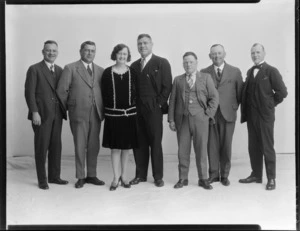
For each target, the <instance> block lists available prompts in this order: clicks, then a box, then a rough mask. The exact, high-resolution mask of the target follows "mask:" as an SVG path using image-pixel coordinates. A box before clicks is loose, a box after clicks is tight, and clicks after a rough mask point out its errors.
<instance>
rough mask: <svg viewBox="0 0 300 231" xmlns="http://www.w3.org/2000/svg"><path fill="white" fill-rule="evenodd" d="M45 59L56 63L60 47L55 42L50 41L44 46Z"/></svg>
mask: <svg viewBox="0 0 300 231" xmlns="http://www.w3.org/2000/svg"><path fill="white" fill-rule="evenodd" d="M42 53H43V56H44V60H45V61H47V62H48V63H54V61H55V59H56V58H57V55H58V48H57V45H56V44H55V43H48V44H46V45H45V46H44V49H43V50H42Z"/></svg>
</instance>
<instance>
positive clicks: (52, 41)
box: [44, 40, 58, 46]
mask: <svg viewBox="0 0 300 231" xmlns="http://www.w3.org/2000/svg"><path fill="white" fill-rule="evenodd" d="M47 44H55V45H56V46H58V44H57V42H55V41H54V40H47V41H46V42H44V46H46V45H47Z"/></svg>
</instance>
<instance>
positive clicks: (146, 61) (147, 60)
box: [142, 53, 152, 65]
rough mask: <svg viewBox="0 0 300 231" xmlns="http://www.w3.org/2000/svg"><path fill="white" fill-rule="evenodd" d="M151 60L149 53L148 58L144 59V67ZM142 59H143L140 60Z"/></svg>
mask: <svg viewBox="0 0 300 231" xmlns="http://www.w3.org/2000/svg"><path fill="white" fill-rule="evenodd" d="M151 58H152V53H150V54H149V55H148V56H146V58H144V59H145V65H146V63H148V62H149V60H150V59H151ZM142 59H143V58H142Z"/></svg>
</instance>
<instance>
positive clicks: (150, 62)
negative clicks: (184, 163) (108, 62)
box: [130, 34, 172, 187]
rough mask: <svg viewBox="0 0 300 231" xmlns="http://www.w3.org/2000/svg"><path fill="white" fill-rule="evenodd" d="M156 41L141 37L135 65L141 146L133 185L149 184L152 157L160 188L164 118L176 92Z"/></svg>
mask: <svg viewBox="0 0 300 231" xmlns="http://www.w3.org/2000/svg"><path fill="white" fill-rule="evenodd" d="M152 46H153V43H152V38H151V36H150V35H148V34H140V35H139V36H138V39H137V47H138V51H139V53H140V54H141V58H140V59H138V60H137V61H135V62H133V63H132V64H131V67H132V68H133V69H134V70H135V72H136V73H138V75H137V80H136V84H137V85H136V89H137V119H138V144H139V148H137V149H134V150H133V153H134V159H135V163H136V173H135V178H134V179H133V180H132V181H131V182H130V183H131V184H132V185H135V184H138V183H140V182H145V181H147V173H148V164H149V156H151V165H152V174H153V178H154V184H155V186H157V187H162V186H163V185H164V181H163V150H162V144H161V142H162V135H163V123H162V122H163V120H162V119H163V114H162V108H163V107H164V105H166V103H167V101H168V98H169V94H170V92H171V88H172V73H171V66H170V64H169V62H168V60H167V59H165V58H161V57H159V56H156V55H154V54H153V53H152Z"/></svg>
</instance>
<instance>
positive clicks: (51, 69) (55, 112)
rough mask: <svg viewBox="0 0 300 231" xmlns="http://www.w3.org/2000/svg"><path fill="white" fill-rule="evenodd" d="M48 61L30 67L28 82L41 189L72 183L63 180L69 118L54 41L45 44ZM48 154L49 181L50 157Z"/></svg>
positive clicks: (36, 162)
mask: <svg viewBox="0 0 300 231" xmlns="http://www.w3.org/2000/svg"><path fill="white" fill-rule="evenodd" d="M42 54H43V56H44V60H43V61H41V62H39V63H37V64H34V65H32V66H30V67H29V69H28V71H27V76H26V82H25V98H26V102H27V105H28V109H29V113H28V119H29V120H31V121H32V128H33V131H34V152H35V164H36V171H37V178H38V186H39V188H40V189H44V190H46V189H49V186H48V183H53V184H60V185H64V184H68V181H65V180H62V179H60V168H61V148H62V144H61V130H62V120H63V118H64V119H66V117H65V116H64V114H63V108H62V105H61V104H60V102H59V100H58V97H57V94H56V92H55V90H56V85H57V82H58V80H59V78H60V75H61V73H62V68H61V67H60V66H58V65H56V64H54V61H55V60H56V58H57V55H58V45H57V43H56V42H55V41H53V40H48V41H46V42H45V43H44V48H43V50H42ZM47 153H48V180H47V174H46V168H45V164H46V157H47Z"/></svg>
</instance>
